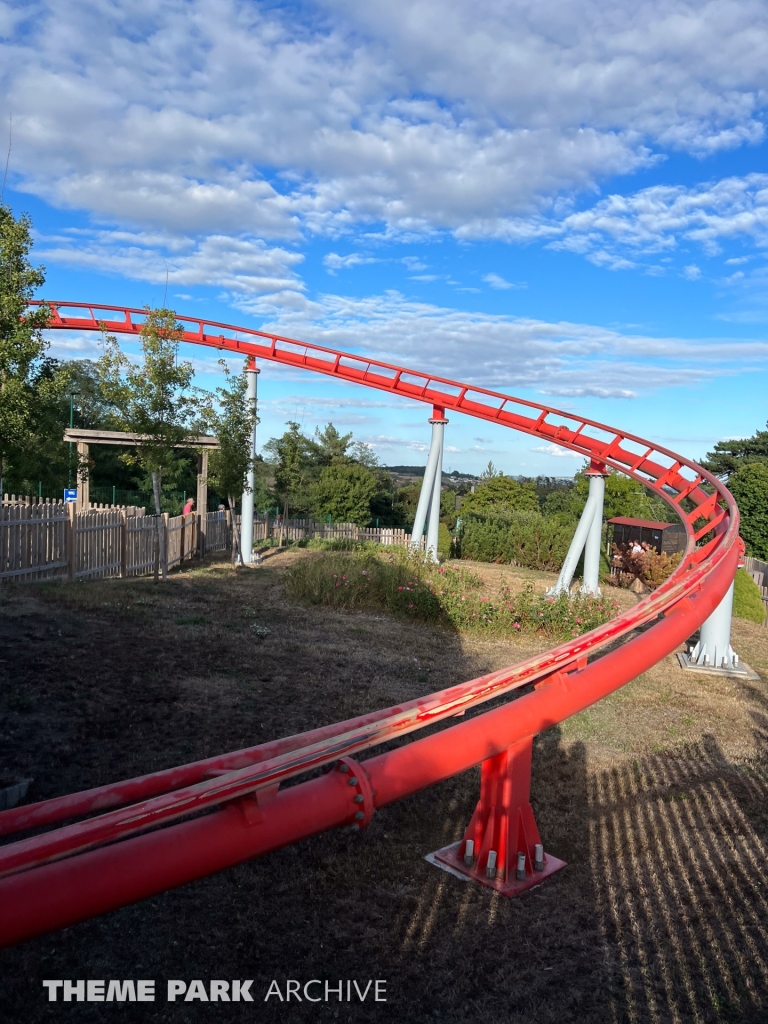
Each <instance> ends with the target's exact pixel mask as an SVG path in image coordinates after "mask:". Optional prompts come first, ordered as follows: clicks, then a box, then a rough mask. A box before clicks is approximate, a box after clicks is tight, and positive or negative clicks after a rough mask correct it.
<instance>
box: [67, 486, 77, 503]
mask: <svg viewBox="0 0 768 1024" xmlns="http://www.w3.org/2000/svg"><path fill="white" fill-rule="evenodd" d="M64 501H77V488H76V487H65V488H64Z"/></svg>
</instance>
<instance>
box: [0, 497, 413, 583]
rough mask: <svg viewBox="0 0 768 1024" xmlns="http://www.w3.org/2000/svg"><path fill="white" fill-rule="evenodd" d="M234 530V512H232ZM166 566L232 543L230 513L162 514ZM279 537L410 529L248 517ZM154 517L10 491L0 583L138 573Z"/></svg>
mask: <svg viewBox="0 0 768 1024" xmlns="http://www.w3.org/2000/svg"><path fill="white" fill-rule="evenodd" d="M235 522H236V524H237V527H238V529H239V527H240V517H239V516H237V517H236V518H235ZM162 529H163V530H164V533H165V545H164V546H165V552H166V559H167V563H166V568H168V569H170V568H172V567H173V566H176V565H180V564H182V562H185V561H189V560H190V559H192V558H195V557H198V558H202V557H203V556H204V555H205V554H206V553H212V552H217V551H226V550H227V549H231V547H232V526H231V515H230V513H229V512H228V511H226V510H223V509H222V510H219V511H218V512H208V513H206V515H205V522H201V517H200V516H198V515H197V514H196V513H194V512H191V513H189V514H188V515H186V516H173V517H169V516H168V515H167V514H165V515H163V516H162ZM281 534H282V537H283V540H284V541H294V542H295V541H307V540H311V539H313V538H318V539H322V540H353V541H368V542H372V543H375V544H384V545H388V546H398V547H405V546H407V545H408V543H409V541H410V535H409V534H407V533H406V532H405V530H397V529H392V528H389V527H381V528H379V527H362V526H356V525H355V524H354V523H333V524H330V523H321V522H317V521H316V520H313V519H287V520H286V521H285V522H284V523H281V521H280V519H279V518H270V517H269V516H267V515H263V514H261V515H257V516H255V517H254V524H253V535H254V541H255V542H256V543H257V544H258V543H259V542H262V543H263V542H264V541H266V540H268V539H270V538H277V537H279V536H281ZM157 535H158V530H157V517H156V516H148V515H146V514H145V511H144V509H143V508H133V507H131V508H110V507H103V508H91V509H89V510H88V511H87V512H76V511H75V507H74V505H73V504H71V503H70V504H64V503H63V502H48V501H46V502H38V501H34V500H33V501H30V499H17V498H16V497H15V496H12V497H11V499H10V500H9V501H8V502H7V503H3V504H2V505H0V582H13V581H17V582H32V581H43V580H83V579H106V578H109V577H115V576H122V577H125V576H141V575H145V574H147V573H153V572H157V571H159V569H160V563H159V554H158V552H159V545H158V543H157Z"/></svg>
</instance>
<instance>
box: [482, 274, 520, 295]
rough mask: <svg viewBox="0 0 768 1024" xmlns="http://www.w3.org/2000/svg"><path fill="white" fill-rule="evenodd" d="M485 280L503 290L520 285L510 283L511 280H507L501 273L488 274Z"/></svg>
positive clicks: (493, 286)
mask: <svg viewBox="0 0 768 1024" xmlns="http://www.w3.org/2000/svg"><path fill="white" fill-rule="evenodd" d="M483 280H484V281H485V283H486V284H489V285H490V286H491V288H496V289H498V290H501V291H506V290H507V289H509V288H515V287H518V286H517V285H514V284H510V283H509V281H505V280H504V278H503V277H502V276H501V275H500V274H486V275H485V277H484V278H483Z"/></svg>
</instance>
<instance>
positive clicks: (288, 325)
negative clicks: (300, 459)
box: [237, 291, 768, 399]
mask: <svg viewBox="0 0 768 1024" xmlns="http://www.w3.org/2000/svg"><path fill="white" fill-rule="evenodd" d="M237 304H238V306H239V308H241V309H243V310H246V311H248V312H250V313H253V314H254V315H256V316H259V317H264V318H266V322H264V323H263V325H262V326H263V328H264V329H265V330H274V331H275V332H276V333H279V334H282V335H287V336H289V337H295V338H302V339H304V340H306V341H314V342H317V343H319V344H321V345H327V346H328V347H331V348H339V349H342V350H346V351H353V352H360V353H363V354H365V355H368V356H370V357H372V358H379V359H382V360H383V361H385V362H398V363H401V364H405V365H406V366H412V367H414V368H416V369H419V370H422V371H424V372H426V373H433V374H435V375H436V376H441V377H445V378H448V379H454V380H461V381H466V382H468V383H470V384H477V385H478V386H485V387H489V388H495V389H496V388H497V389H500V390H508V389H511V390H518V391H519V390H520V389H522V388H530V389H534V390H535V391H536V392H538V393H540V394H546V395H559V396H568V397H586V398H611V399H617V398H618V399H633V398H635V397H636V396H637V395H638V394H639V393H641V392H646V393H647V392H649V391H652V390H657V389H659V388H665V387H679V386H680V384H681V382H685V383H686V384H693V383H695V382H696V381H702V380H705V379H709V378H715V377H719V376H723V375H724V374H729V373H736V372H741V371H743V370H744V369H745V368H746V367H748V366H753V367H760V368H764V367H765V364H766V362H767V361H768V342H764V341H759V340H757V341H749V340H746V341H745V340H733V341H732V340H729V339H723V340H719V341H711V340H706V339H704V340H700V339H691V340H688V339H680V338H654V337H650V336H648V335H644V334H639V333H638V334H634V335H633V334H626V333H621V332H619V331H615V330H610V329H607V328H603V327H596V326H592V325H589V324H576V323H569V322H559V323H548V322H546V321H542V320H534V319H531V318H524V317H513V316H503V315H491V314H486V313H472V312H464V311H461V310H456V309H451V308H446V307H441V306H435V305H432V304H430V303H424V302H415V301H411V300H408V299H406V298H404V297H403V296H402V295H401V294H400V293H398V292H396V291H390V292H386V293H385V294H383V295H373V296H368V297H367V298H363V299H355V298H348V297H345V296H340V295H324V296H321V297H320V298H319V299H318V300H317V301H315V302H309V301H307V300H305V302H304V305H303V306H301V305H299V306H297V307H296V308H294V307H291V308H288V307H286V306H283V305H281V303H280V300H279V298H278V297H277V296H275V295H265V296H256V295H254V296H249V297H242V298H241V299H238V300H237ZM628 385H631V386H628Z"/></svg>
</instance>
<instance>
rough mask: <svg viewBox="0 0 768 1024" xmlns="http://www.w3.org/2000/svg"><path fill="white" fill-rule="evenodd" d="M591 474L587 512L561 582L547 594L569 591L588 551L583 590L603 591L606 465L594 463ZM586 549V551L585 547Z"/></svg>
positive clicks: (583, 515)
mask: <svg viewBox="0 0 768 1024" xmlns="http://www.w3.org/2000/svg"><path fill="white" fill-rule="evenodd" d="M587 475H588V476H589V495H588V496H587V503H586V505H585V506H584V511H583V512H582V513H581V519H580V520H579V525H578V526H577V527H576V533H574V535H573V540H572V541H571V546H570V547H569V548H568V554H567V555H566V556H565V561H564V562H563V567H562V569H561V570H560V575H559V576H558V578H557V583H556V584H555V585H554V587H552V589H551V590H548V591H547V593H548V594H549V595H550V596H552V597H555V596H557V595H558V594H568V593H570V590H571V583H572V582H573V574H574V573H575V572H576V566H577V565H578V564H579V559H580V558H581V553H582V551H584V580H583V583H582V586H581V590H580V593H582V594H592V595H594V596H595V597H597V596H599V594H600V586H599V581H600V549H601V545H602V534H603V500H604V497H605V476H606V474H605V470H604V467H602V466H594V467H592V468H591V469H590V470H588V471H587ZM585 549H586V550H585Z"/></svg>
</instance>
